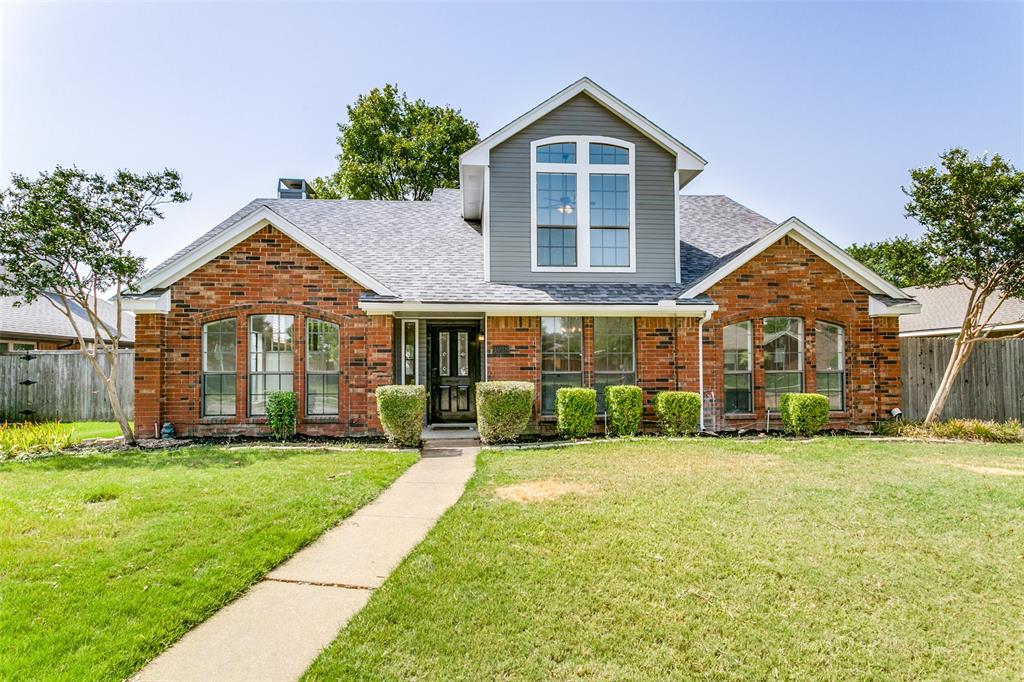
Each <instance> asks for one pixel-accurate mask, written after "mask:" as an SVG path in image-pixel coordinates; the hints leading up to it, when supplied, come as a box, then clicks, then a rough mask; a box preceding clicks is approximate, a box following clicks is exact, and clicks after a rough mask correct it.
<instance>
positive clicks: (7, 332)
mask: <svg viewBox="0 0 1024 682" xmlns="http://www.w3.org/2000/svg"><path fill="white" fill-rule="evenodd" d="M16 301H17V299H16V298H15V297H13V296H0V337H4V336H11V335H20V336H29V337H40V338H51V339H55V340H59V339H68V340H71V339H75V338H76V336H75V330H74V329H73V328H72V327H71V323H70V322H68V319H67V318H66V317H64V315H63V314H61V313H60V311H58V310H57V309H56V308H54V307H53V305H52V304H50V303H49V302H48V301H44V300H42V299H36V300H35V301H33V302H32V303H26V304H23V305H15V302H16ZM96 307H97V310H98V311H99V313H100V319H102V320H103V321H104V322H105V323H106V324H107V325H109V326H110V328H111V329H113V328H114V327H115V326H116V322H115V321H116V319H117V317H116V315H115V313H116V309H115V307H114V305H113V304H112V303H109V302H108V301H104V300H102V299H100V300H98V301H97V302H96ZM73 310H74V311H75V313H76V317H77V318H78V319H79V320H80V321H79V322H78V323H77V324H78V329H79V331H81V332H82V335H83V336H85V338H86V339H89V340H91V339H92V337H93V333H92V325H91V324H90V323H89V320H88V317H87V313H86V312H85V310H83V309H81V308H80V307H78V306H74V307H73ZM121 320H122V321H121V334H122V340H123V341H125V342H129V343H132V342H134V341H135V316H134V315H132V314H131V313H127V312H125V313H122V316H121Z"/></svg>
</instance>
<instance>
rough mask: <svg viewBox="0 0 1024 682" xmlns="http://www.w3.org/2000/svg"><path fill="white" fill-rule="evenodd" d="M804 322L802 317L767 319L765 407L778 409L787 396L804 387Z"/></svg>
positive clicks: (765, 334)
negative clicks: (781, 399)
mask: <svg viewBox="0 0 1024 682" xmlns="http://www.w3.org/2000/svg"><path fill="white" fill-rule="evenodd" d="M803 370H804V321H803V320H802V319H800V318H799V317H768V318H765V320H764V406H765V407H766V408H768V409H770V410H774V409H778V407H779V396H780V395H782V394H783V393H800V392H801V391H802V390H803V387H804V372H803Z"/></svg>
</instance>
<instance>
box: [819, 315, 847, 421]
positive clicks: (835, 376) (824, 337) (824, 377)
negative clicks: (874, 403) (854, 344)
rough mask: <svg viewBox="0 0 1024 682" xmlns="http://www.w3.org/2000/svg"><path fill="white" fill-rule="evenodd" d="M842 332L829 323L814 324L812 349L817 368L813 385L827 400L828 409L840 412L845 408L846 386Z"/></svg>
mask: <svg viewBox="0 0 1024 682" xmlns="http://www.w3.org/2000/svg"><path fill="white" fill-rule="evenodd" d="M844 337H845V333H844V330H843V328H842V327H841V326H839V325H838V324H832V323H831V322H820V321H819V322H816V323H815V325H814V347H815V356H816V363H817V366H816V367H815V369H816V373H815V382H814V383H815V384H816V386H817V392H818V393H820V394H821V395H823V396H825V397H826V398H828V405H829V408H830V409H832V410H842V409H844V407H845V400H844V397H845V396H844V393H845V391H844V387H845V385H846V362H845V360H844V355H845V353H844V350H845V348H844V346H845V343H846V339H845V338H844Z"/></svg>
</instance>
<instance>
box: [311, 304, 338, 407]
mask: <svg viewBox="0 0 1024 682" xmlns="http://www.w3.org/2000/svg"><path fill="white" fill-rule="evenodd" d="M340 356H341V337H340V335H339V334H338V325H336V324H334V323H332V322H327V321H325V320H313V319H309V320H307V321H306V414H308V415H336V414H338V377H339V368H340V364H341V357H340Z"/></svg>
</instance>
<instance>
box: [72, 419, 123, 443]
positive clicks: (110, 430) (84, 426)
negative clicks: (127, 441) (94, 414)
mask: <svg viewBox="0 0 1024 682" xmlns="http://www.w3.org/2000/svg"><path fill="white" fill-rule="evenodd" d="M61 426H64V427H67V428H68V429H70V430H71V440H72V442H75V443H77V442H79V441H83V440H85V439H87V438H115V437H117V436H120V435H121V427H120V426H118V424H117V422H65V423H62V424H61Z"/></svg>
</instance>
